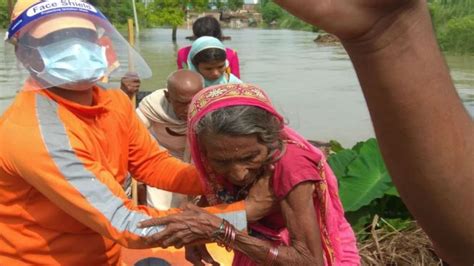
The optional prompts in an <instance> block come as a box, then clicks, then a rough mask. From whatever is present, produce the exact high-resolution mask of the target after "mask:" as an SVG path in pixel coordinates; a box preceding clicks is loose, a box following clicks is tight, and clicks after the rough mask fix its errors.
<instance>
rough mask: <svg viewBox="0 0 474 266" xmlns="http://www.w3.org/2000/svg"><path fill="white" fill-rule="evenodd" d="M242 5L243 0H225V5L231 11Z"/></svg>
mask: <svg viewBox="0 0 474 266" xmlns="http://www.w3.org/2000/svg"><path fill="white" fill-rule="evenodd" d="M243 5H244V1H243V0H227V7H228V8H229V9H230V10H233V11H235V10H238V9H240V8H242V6H243Z"/></svg>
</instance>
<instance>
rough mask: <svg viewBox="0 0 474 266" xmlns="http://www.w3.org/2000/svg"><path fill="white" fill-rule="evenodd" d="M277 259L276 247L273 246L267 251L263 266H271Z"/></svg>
mask: <svg viewBox="0 0 474 266" xmlns="http://www.w3.org/2000/svg"><path fill="white" fill-rule="evenodd" d="M277 257H278V246H273V247H271V248H270V249H269V250H268V253H267V256H266V257H265V261H264V262H263V265H264V266H272V265H273V263H275V260H276V258H277Z"/></svg>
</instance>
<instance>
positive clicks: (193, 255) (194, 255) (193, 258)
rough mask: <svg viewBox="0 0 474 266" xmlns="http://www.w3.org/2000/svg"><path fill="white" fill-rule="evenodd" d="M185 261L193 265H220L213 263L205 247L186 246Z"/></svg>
mask: <svg viewBox="0 0 474 266" xmlns="http://www.w3.org/2000/svg"><path fill="white" fill-rule="evenodd" d="M185 249H186V253H185V254H186V260H187V261H189V262H191V263H192V264H193V265H197V266H201V265H202V266H204V265H205V263H207V264H211V265H212V266H219V265H220V264H219V263H218V262H217V261H215V260H214V259H213V258H212V256H211V254H209V251H207V248H206V245H196V246H186V247H185Z"/></svg>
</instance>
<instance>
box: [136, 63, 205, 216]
mask: <svg viewBox="0 0 474 266" xmlns="http://www.w3.org/2000/svg"><path fill="white" fill-rule="evenodd" d="M203 88H204V80H203V78H202V77H201V75H199V74H198V73H196V72H194V71H191V70H178V71H176V72H173V73H171V75H170V76H169V77H168V81H167V86H166V88H165V89H159V90H156V91H155V92H153V93H151V94H150V95H148V96H146V97H145V98H143V100H142V101H141V102H140V104H139V106H138V108H137V115H138V117H139V118H140V120H141V121H142V122H143V123H144V125H145V126H146V127H147V128H148V130H149V131H150V132H151V133H152V135H153V136H154V137H155V139H156V140H157V141H158V143H159V144H160V146H161V147H162V148H164V149H166V150H168V151H169V152H170V154H171V155H173V156H174V157H176V158H178V159H180V160H182V161H184V162H187V163H190V162H191V155H190V153H189V149H188V146H187V144H186V142H187V141H186V133H187V129H188V127H187V119H186V118H187V115H188V107H189V104H190V103H191V100H192V98H193V96H194V95H195V94H196V93H198V92H199V91H200V90H202V89H203ZM146 198H147V204H148V205H149V206H152V207H154V208H157V209H159V210H167V209H169V208H177V207H179V206H180V205H181V204H182V203H183V202H185V201H186V199H187V197H186V196H185V195H182V194H178V193H171V192H168V191H164V190H160V189H157V188H153V187H146Z"/></svg>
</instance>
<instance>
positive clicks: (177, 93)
mask: <svg viewBox="0 0 474 266" xmlns="http://www.w3.org/2000/svg"><path fill="white" fill-rule="evenodd" d="M201 89H202V84H201V83H197V84H193V85H192V87H189V88H186V90H180V89H176V88H175V89H171V90H169V91H165V96H166V99H167V100H168V102H169V103H170V104H171V106H172V107H173V111H174V113H175V114H176V117H177V118H178V119H179V120H183V121H186V120H187V117H188V110H189V104H191V101H192V99H193V96H194V95H195V94H196V93H198V92H199V91H200V90H201Z"/></svg>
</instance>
